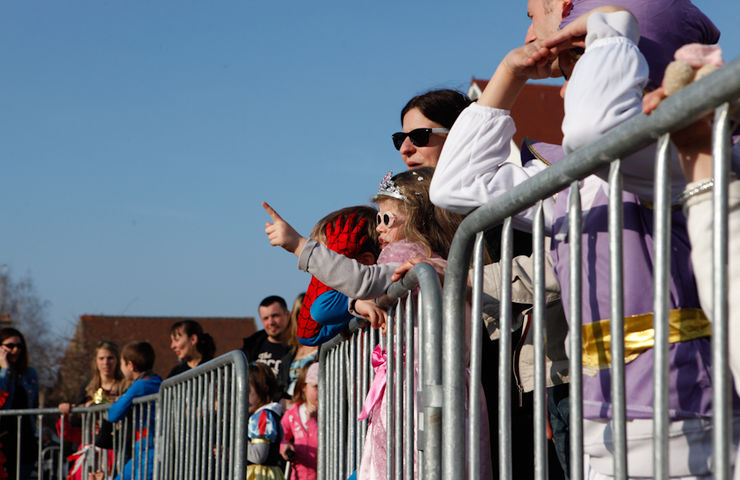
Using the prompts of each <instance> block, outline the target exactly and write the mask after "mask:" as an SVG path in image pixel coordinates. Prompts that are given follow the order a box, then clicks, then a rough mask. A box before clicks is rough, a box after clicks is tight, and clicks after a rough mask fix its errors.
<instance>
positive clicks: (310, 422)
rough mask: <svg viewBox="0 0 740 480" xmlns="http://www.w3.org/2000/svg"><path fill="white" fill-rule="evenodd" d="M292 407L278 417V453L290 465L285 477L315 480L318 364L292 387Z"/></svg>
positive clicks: (308, 369)
mask: <svg viewBox="0 0 740 480" xmlns="http://www.w3.org/2000/svg"><path fill="white" fill-rule="evenodd" d="M293 401H294V402H295V404H294V405H293V407H292V408H290V409H289V410H288V411H287V412H286V413H285V415H283V418H282V421H281V422H282V424H283V441H282V443H281V444H280V454H281V455H282V456H283V458H285V460H287V461H289V462H292V463H291V475H290V477H289V478H292V479H300V480H315V479H316V454H317V450H318V444H319V426H318V422H317V421H316V414H317V412H318V408H319V364H318V362H315V363H312V364H311V365H310V366H308V367H305V368H304V369H303V370H302V371H301V374H300V376H299V377H298V380H297V381H296V385H295V393H294V394H293Z"/></svg>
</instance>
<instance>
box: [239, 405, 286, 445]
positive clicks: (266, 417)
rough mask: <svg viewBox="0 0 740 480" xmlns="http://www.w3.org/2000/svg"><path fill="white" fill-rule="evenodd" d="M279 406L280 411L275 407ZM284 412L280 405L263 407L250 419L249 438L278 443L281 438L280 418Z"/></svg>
mask: <svg viewBox="0 0 740 480" xmlns="http://www.w3.org/2000/svg"><path fill="white" fill-rule="evenodd" d="M275 405H277V407H278V409H277V410H278V411H275V409H274V406H275ZM281 413H282V410H281V409H280V404H277V403H272V404H268V405H265V406H264V407H261V408H260V409H258V410H257V411H256V412H254V413H253V414H252V416H250V417H249V425H248V428H247V430H248V431H247V434H248V436H249V438H251V439H255V438H264V439H266V440H269V441H270V442H276V441H278V439H279V438H280V432H281V426H280V416H281Z"/></svg>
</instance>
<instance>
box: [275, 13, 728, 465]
mask: <svg viewBox="0 0 740 480" xmlns="http://www.w3.org/2000/svg"><path fill="white" fill-rule="evenodd" d="M611 3H616V5H611ZM527 10H528V11H527V13H528V15H529V16H530V18H531V19H532V25H531V26H530V28H529V30H528V32H527V34H526V38H525V43H524V45H522V46H521V47H518V48H515V49H513V50H511V51H510V52H509V53H508V54H507V55H506V56H505V57H504V58H503V59H502V60H501V62H500V63H499V65H498V67H497V68H496V70H495V73H494V74H493V76H492V78H491V80H490V81H489V82H488V84H487V87H486V88H485V90H484V91H483V93H482V94H481V96H480V98H479V99H478V100H477V101H476V102H475V103H471V102H470V101H469V100H467V99H466V98H465V97H464V96H463V95H461V94H459V93H457V92H452V91H446V90H442V91H432V92H428V93H426V94H424V95H420V96H418V97H416V98H414V99H412V100H411V101H410V102H409V103H408V105H407V106H406V107H405V108H404V109H403V110H402V113H401V122H402V131H400V132H398V133H395V134H393V136H392V139H393V143H394V146H395V147H396V149H398V150H399V151H400V152H401V155H402V158H403V160H404V162H405V164H406V166H407V167H408V169H409V170H408V171H407V172H402V173H400V174H397V175H391V174H387V175H386V176H385V177H383V178H382V180H381V183H380V187H379V189H378V191H377V192H376V193H375V196H374V203H375V204H376V207H377V214H376V215H375V222H373V212H364V211H360V210H359V209H360V208H363V207H346V208H343V209H341V210H337V211H336V212H334V213H333V214H330V215H329V216H327V217H325V218H324V219H322V220H321V221H320V222H319V223H318V224H317V225H316V227H315V228H314V230H313V231H312V232H311V234H310V236H309V237H304V236H302V235H301V234H299V233H298V232H296V231H295V230H294V229H293V227H291V225H290V223H289V222H287V221H286V220H285V219H283V218H282V217H281V216H280V214H279V213H278V212H276V211H275V210H274V209H273V208H272V207H271V206H270V205H269V204H267V203H264V204H263V206H264V208H265V209H266V211H267V213H268V215H269V216H270V222H268V223H267V224H266V227H265V233H266V234H267V236H268V239H269V241H270V243H271V244H272V245H275V246H280V247H283V248H284V249H285V250H287V251H288V252H290V253H293V254H294V255H296V257H297V258H298V268H299V269H300V270H303V271H306V272H308V273H310V274H311V275H312V276H313V277H312V279H311V283H310V285H309V292H308V293H307V297H306V302H312V303H310V304H309V305H310V310H309V311H308V313H310V315H311V318H310V319H307V320H306V321H305V322H303V323H302V324H301V323H299V335H298V336H299V339H300V341H301V342H311V344H315V342H316V338H317V337H318V338H319V341H321V339H322V332H323V331H327V332H329V331H330V330H329V329H330V328H333V327H335V326H336V325H339V324H340V323H339V322H340V321H342V322H346V321H347V319H348V318H349V317H351V316H352V315H356V316H362V317H365V318H366V319H367V320H368V321H369V322H370V323H371V325H372V326H373V327H374V328H381V329H383V328H384V323H385V312H384V311H383V310H382V309H378V308H377V307H376V306H375V303H374V302H373V299H374V298H377V297H379V296H381V295H382V294H383V293H384V292H385V290H386V289H387V287H388V286H389V285H390V283H391V282H392V281H394V280H397V279H398V278H399V277H400V276H401V275H402V274H403V272H405V271H407V270H408V269H409V268H411V267H412V266H413V265H415V264H417V263H419V262H422V261H423V262H428V263H431V264H432V265H433V266H435V268H436V269H437V271H438V272H439V273H440V275H441V276H442V277H444V267H445V264H446V262H445V260H444V259H445V258H446V256H447V253H448V250H449V246H450V242H451V240H452V236H453V235H454V232H455V228H456V227H457V225H458V224H459V222H460V220H461V218H462V216H463V215H466V214H468V213H470V212H471V211H472V210H473V209H475V208H476V207H478V206H481V205H484V204H486V203H489V202H492V201H495V200H496V199H497V198H498V197H499V196H500V195H502V194H504V193H505V192H507V191H509V190H511V189H512V188H513V187H515V186H516V185H519V184H521V183H522V182H524V181H526V180H527V179H529V178H531V177H532V176H534V175H535V174H537V173H539V172H541V171H542V170H544V169H546V168H548V166H549V165H552V164H553V163H555V162H558V161H559V160H561V159H562V158H564V157H565V156H566V155H567V154H569V153H571V152H573V151H575V150H577V149H579V148H580V147H582V146H585V145H588V144H592V143H595V142H597V141H598V139H599V138H600V137H602V136H603V135H604V134H606V133H607V132H609V131H610V130H611V129H613V128H615V127H616V126H618V125H620V124H622V123H624V122H625V121H627V120H629V119H630V118H632V117H635V116H637V115H640V114H642V113H645V114H650V112H651V111H653V110H654V109H656V108H659V106H658V105H659V103H660V102H661V101H662V100H663V99H664V98H666V97H667V96H668V95H669V94H671V93H673V92H675V89H673V90H671V89H670V88H668V85H666V84H664V82H663V77H664V72H665V71H666V68H667V67H669V65H671V67H670V68H674V67H673V61H674V56H675V61H679V62H683V63H685V64H687V65H688V67H686V68H685V69H688V72H689V75H690V76H691V78H698V77H700V76H701V73H695V72H697V71H699V70H701V69H702V68H703V67H704V66H705V65H707V64H712V65H713V66H714V67H715V68H716V67H720V66H721V65H722V60H721V54H720V53H719V51H718V47H716V46H715V47H707V46H708V45H715V44H716V43H717V42H718V40H719V31H718V30H717V29H716V27H715V26H714V25H713V23H712V22H711V21H710V20H709V19H708V18H707V17H706V16H705V15H704V14H703V13H702V12H701V11H700V10H699V9H698V8H696V7H695V6H694V5H693V4H691V2H689V1H677V2H676V1H672V2H666V1H655V2H638V1H629V0H624V1H617V2H606V1H598V0H582V1H578V0H573V1H570V0H531V1H530V2H529V5H528V8H527ZM685 45H688V47H684V46H685ZM681 47H684V48H683V49H681ZM670 68H669V70H670ZM561 75H562V76H563V77H565V79H566V82H565V84H564V85H563V88H562V90H561V94H562V96H563V98H564V106H565V118H564V120H563V124H562V129H563V134H564V138H563V142H562V144H561V145H552V144H546V143H543V142H538V141H537V140H536V139H527V140H525V142H524V143H523V144H522V148H521V157H520V159H519V161H518V162H517V161H511V148H510V143H511V139H512V137H513V135H514V132H515V130H516V125H515V123H514V120H513V119H512V117H511V115H510V111H511V108H512V107H513V105H514V103H515V102H516V99H517V98H518V95H519V93H520V92H521V90H522V88H523V87H524V85H525V83H526V82H527V81H529V80H531V79H541V78H547V77H551V76H561ZM667 80H670V79H667ZM542 113H543V114H547V112H542ZM708 123H711V122H707V120H706V119H701V120H698V121H697V122H696V123H694V124H692V125H691V126H689V127H687V128H685V129H683V130H681V131H678V132H675V133H674V135H673V138H674V149H673V151H672V153H671V162H672V164H673V167H674V168H673V169H672V173H671V176H670V177H669V179H668V181H669V182H670V187H671V200H672V204H673V205H674V206H676V207H681V206H683V207H684V210H682V209H681V208H674V209H673V210H672V213H671V216H670V222H671V239H670V244H671V252H670V260H669V263H670V267H671V274H670V295H669V300H668V301H669V309H670V315H669V322H670V327H671V328H672V329H676V330H677V331H682V332H684V334H681V335H673V336H671V337H670V339H669V342H670V345H669V358H670V367H669V368H670V373H669V416H670V425H669V432H670V433H669V440H668V441H669V450H670V452H671V463H670V477H671V478H710V477H711V475H712V468H713V465H712V459H711V445H712V427H711V420H710V418H711V414H712V404H711V387H712V366H711V355H710V335H711V320H712V310H711V308H709V307H710V302H711V293H712V292H711V285H712V282H711V266H712V262H711V261H710V260H709V257H708V255H709V252H711V250H710V248H709V243H708V242H710V241H711V240H710V239H711V234H710V232H711V222H712V215H711V214H710V213H709V210H708V209H711V203H710V202H709V200H708V199H709V198H710V195H711V188H712V183H711V165H712V158H711V149H710V143H711V135H710V133H709V132H710V130H709V127H708V126H707V124H708ZM655 152H656V146H655V145H651V146H649V147H647V148H644V149H642V150H639V151H637V152H636V153H634V154H632V155H630V156H627V157H625V158H623V159H621V160H622V163H621V173H622V178H623V184H624V190H625V191H624V193H623V195H622V207H623V215H624V229H623V233H622V236H623V245H624V250H623V256H624V315H625V317H626V318H625V336H626V341H625V358H624V362H625V365H626V366H625V371H626V373H625V375H626V380H625V381H626V399H627V411H626V415H627V464H628V469H629V476H630V477H635V478H637V477H646V478H647V477H651V476H652V475H653V473H654V472H653V468H654V457H653V452H652V437H653V385H652V384H653V377H652V375H653V374H652V365H653V350H652V348H651V347H652V333H651V332H652V315H653V314H652V312H653V282H652V278H653V270H654V265H653V258H654V256H653V244H652V242H653V240H652V238H653V210H652V208H653V207H652V206H653V202H654V192H653V189H654V181H655V173H654V170H655V166H654V165H655V163H654V162H655V160H654V159H655ZM732 153H733V159H732V166H733V169H734V170H740V169H738V168H737V167H738V166H740V163H739V162H738V160H740V148H733V149H732ZM379 176H380V175H379ZM606 178H607V174H606V172H597V173H596V174H594V175H591V176H588V177H586V178H585V179H583V180H582V181H581V182H579V186H578V189H579V193H580V197H581V203H582V205H583V217H582V218H583V223H582V228H583V238H582V241H581V245H582V255H583V262H582V263H583V278H584V284H583V297H582V307H581V308H582V322H583V325H584V326H583V338H584V343H583V364H584V375H583V379H582V383H583V397H584V400H583V411H584V424H583V425H584V450H585V459H584V460H585V461H584V463H585V468H586V474H587V478H592V479H602V478H604V479H606V478H612V477H613V476H614V471H613V452H614V443H613V439H612V429H611V427H610V424H609V420H610V419H611V418H612V415H613V412H612V400H611V391H610V388H611V381H610V380H611V370H610V367H609V362H608V360H607V358H608V357H607V355H605V352H608V351H609V346H608V339H605V338H604V332H609V322H610V320H609V318H610V315H611V310H610V306H611V305H610V301H611V299H610V296H609V261H610V252H609V237H608V208H607V205H608V188H607V187H608V184H607V182H606ZM732 180H733V181H732V183H731V187H730V195H731V197H730V230H731V231H734V230H733V228H737V223H736V219H735V216H736V213H737V206H738V205H737V204H738V199H737V192H736V187H737V185H738V183H737V181H735V180H734V177H732ZM687 184H688V186H687ZM568 193H569V189H566V190H564V191H563V192H560V193H559V194H557V195H555V196H554V197H552V198H550V199H548V200H546V201H545V202H544V205H543V211H544V220H545V230H546V232H547V237H548V239H547V244H548V255H547V259H546V272H545V283H546V302H547V312H546V323H547V335H548V338H547V357H548V359H549V361H548V362H547V366H548V369H549V371H548V374H547V381H548V385H547V386H548V392H547V394H548V411H549V414H548V424H549V425H548V427H549V428H548V430H549V432H550V437H551V440H552V445H551V448H552V449H553V450H554V452H555V453H556V455H553V456H551V460H553V459H557V461H556V462H553V461H551V462H550V465H549V472H550V477H551V478H564V477H565V478H567V477H569V474H570V472H569V471H568V469H569V461H568V456H569V445H568V443H569V428H568V425H569V411H568V410H569V409H568V386H567V383H568V381H569V376H568V371H567V355H566V348H565V338H566V333H567V325H568V323H567V322H568V318H569V313H568V311H567V309H564V308H563V302H562V299H568V298H569V294H570V292H569V277H570V272H569V263H570V262H569V261H570V258H569V255H570V252H569V244H570V243H571V241H572V240H573V239H569V238H568V224H567V207H568V197H569V195H568ZM695 212H696V213H695ZM699 212H701V213H699ZM534 215H535V212H534V208H531V209H527V210H524V211H522V212H520V213H518V214H517V215H515V217H514V219H513V220H514V222H513V223H514V226H515V229H516V230H517V232H516V236H515V242H514V245H515V259H514V265H513V268H514V275H513V284H512V290H513V295H512V297H513V302H514V303H515V305H514V307H515V308H514V311H515V313H517V314H519V315H518V318H517V321H515V324H514V327H513V331H511V332H499V331H498V323H497V318H496V313H497V312H496V310H495V309H493V310H487V308H486V305H485V300H484V314H483V318H482V319H471V318H469V316H468V320H467V321H468V322H470V321H481V320H482V321H484V322H485V324H486V327H487V331H488V332H489V334H490V338H489V339H488V341H486V342H484V346H483V349H484V352H483V354H484V364H483V377H482V379H481V381H482V387H483V391H484V392H485V396H486V400H487V407H488V408H487V410H488V413H489V415H488V417H489V418H488V420H489V422H490V423H489V422H485V420H484V421H483V423H488V424H487V425H481V427H482V428H481V439H480V442H481V452H482V457H483V458H482V459H481V469H480V472H481V476H482V477H483V478H492V477H496V476H497V472H496V469H493V468H491V463H490V458H489V456H488V452H489V451H490V453H491V454H492V455H491V457H492V459H493V461H494V464H496V463H497V461H496V460H497V459H496V453H497V448H496V446H495V443H496V438H495V435H494V436H493V437H491V436H489V435H488V431H489V428H490V431H493V432H496V431H497V428H496V418H495V417H496V415H491V413H492V412H495V410H493V409H495V401H496V397H497V392H496V382H495V375H496V373H495V372H496V371H497V369H496V363H497V362H496V357H497V355H496V352H497V349H498V342H499V339H500V335H511V336H512V340H513V342H514V345H517V350H516V353H515V355H516V356H517V358H516V360H517V361H516V362H515V368H514V372H512V376H513V380H514V381H513V382H512V385H513V389H512V392H511V395H512V399H514V402H513V408H512V426H513V432H512V433H513V445H512V455H513V458H512V463H513V464H514V465H515V468H516V472H517V478H519V476H521V478H531V477H532V473H533V470H534V465H533V455H532V454H533V451H534V449H533V446H532V435H531V432H532V431H533V429H532V422H533V420H532V414H531V393H528V392H527V390H531V388H532V380H531V377H532V364H531V348H527V344H528V343H529V342H530V341H531V339H530V338H529V321H530V318H529V317H528V311H529V308H530V307H531V304H532V303H533V286H532V280H531V279H532V278H533V262H532V257H531V240H530V237H529V235H528V234H529V233H530V232H531V231H532V228H533V219H534ZM687 216H688V220H689V221H688V224H687ZM373 223H374V227H375V228H374V230H375V232H373V228H368V226H369V225H373ZM694 224H695V226H694ZM317 230H318V231H317ZM486 240H487V243H488V245H489V249H488V256H489V260H490V262H489V264H488V265H487V266H486V267H485V269H484V293H485V297H486V298H489V299H491V304H492V305H495V300H496V298H497V297H498V292H499V289H498V286H499V285H500V282H501V275H500V266H499V265H498V263H497V262H498V259H499V253H498V248H497V247H498V245H499V244H500V230H493V231H491V232H488V233H487V237H486ZM372 242H377V243H376V245H377V246H379V247H380V253H379V254H374V253H372V251H371V250H372V249H371V248H370V247H369V246H368V244H369V243H372ZM731 242H732V240H731ZM734 244H735V245H736V244H737V242H734ZM692 246H693V247H694V248H692ZM697 246H702V247H703V248H702V247H700V248H697ZM733 252H734V249H733V248H732V247H731V248H730V281H731V282H732V280H733V279H734V275H736V273H735V272H736V270H737V264H738V259H737V257H736V256H735V255H736V254H735V253H733ZM689 258H691V259H692V260H693V262H689V261H688V259H689ZM442 279H443V280H444V278H442ZM730 288H732V287H730ZM729 302H730V305H729V312H730V318H731V319H732V320H735V317H734V316H733V314H734V315H735V316H737V315H738V314H737V309H736V308H735V304H734V302H735V299H730V300H729ZM734 325H735V323H734V322H732V323H731V324H730V336H731V338H734V337H733V335H735V334H737V328H736V327H734ZM688 331H690V332H691V333H690V334H688ZM646 335H647V336H649V337H650V339H649V341H648V342H644V341H641V340H643V339H644V338H645V336H646ZM635 338H637V340H634V339H635ZM384 355H385V352H384V351H383V349H382V348H381V347H378V348H377V349H376V352H374V354H373V359H374V363H373V364H374V366H376V377H375V380H374V384H373V387H371V389H370V391H371V395H369V396H368V398H367V399H366V402H365V405H364V407H363V410H362V412H361V414H360V419H362V418H369V419H370V427H369V429H368V433H367V437H366V442H365V447H364V450H363V454H362V461H361V464H360V466H359V468H358V471H357V477H358V478H383V477H384V476H385V458H386V456H387V453H388V452H386V451H385V432H386V426H385V424H384V422H385V413H384V412H385V397H384V393H383V390H382V388H376V387H380V386H381V384H383V383H384V382H385V369H384V368H383V367H382V365H383V364H384V361H383V360H382V358H383V357H384ZM376 358H380V359H381V360H379V361H377V362H376V361H375V359H376ZM730 361H731V365H732V368H733V372H735V373H736V372H737V371H739V370H738V369H737V364H736V363H733V362H737V359H736V357H733V355H732V354H731V358H730ZM469 388H476V389H477V388H478V387H477V385H475V383H472V382H471V384H470V387H469ZM482 412H483V414H484V415H483V418H485V417H486V415H485V414H486V409H483V410H482ZM486 427H489V428H486ZM738 427H740V422H737V421H733V423H732V428H733V438H736V439H737V438H738V436H737V434H738V433H740V431H738ZM489 445H490V446H491V447H492V448H491V449H490V450H489V449H488V447H489Z"/></svg>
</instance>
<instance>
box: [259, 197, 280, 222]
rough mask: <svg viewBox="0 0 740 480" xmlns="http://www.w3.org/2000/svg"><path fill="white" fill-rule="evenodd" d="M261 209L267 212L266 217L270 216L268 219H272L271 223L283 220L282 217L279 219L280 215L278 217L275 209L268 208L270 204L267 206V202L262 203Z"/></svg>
mask: <svg viewBox="0 0 740 480" xmlns="http://www.w3.org/2000/svg"><path fill="white" fill-rule="evenodd" d="M262 208H264V209H265V210H267V214H268V215H270V217H271V218H272V221H273V222H277V221H278V220H282V219H283V217H281V216H280V215H279V214H278V213H277V212H276V211H275V209H274V208H272V207H271V206H270V204H269V203H267V202H262Z"/></svg>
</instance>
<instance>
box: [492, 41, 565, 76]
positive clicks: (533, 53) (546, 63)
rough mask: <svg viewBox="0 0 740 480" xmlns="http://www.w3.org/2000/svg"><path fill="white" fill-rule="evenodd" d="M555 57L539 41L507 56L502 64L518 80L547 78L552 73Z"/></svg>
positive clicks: (516, 49)
mask: <svg viewBox="0 0 740 480" xmlns="http://www.w3.org/2000/svg"><path fill="white" fill-rule="evenodd" d="M555 56H556V55H554V54H553V53H552V52H551V51H550V50H549V49H548V48H545V47H544V46H542V44H541V42H540V41H539V40H536V41H534V42H531V43H528V44H526V45H523V46H521V47H518V48H515V49H514V50H511V51H510V52H509V53H507V54H506V56H505V57H504V60H503V61H502V62H501V63H502V64H503V66H504V67H506V68H507V69H508V70H509V72H510V73H511V74H512V75H513V76H514V77H518V78H526V79H538V78H547V77H549V76H550V75H551V73H552V67H551V64H552V62H553V60H555Z"/></svg>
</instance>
